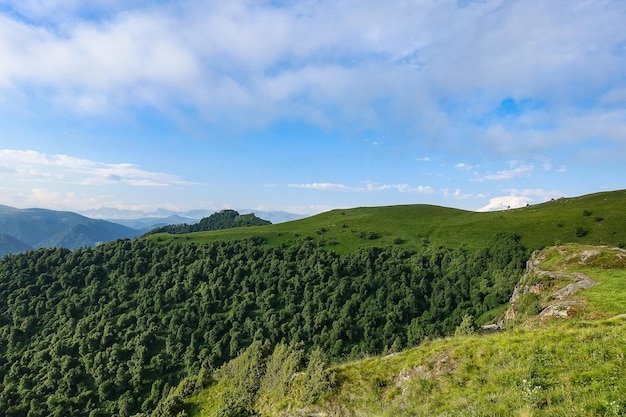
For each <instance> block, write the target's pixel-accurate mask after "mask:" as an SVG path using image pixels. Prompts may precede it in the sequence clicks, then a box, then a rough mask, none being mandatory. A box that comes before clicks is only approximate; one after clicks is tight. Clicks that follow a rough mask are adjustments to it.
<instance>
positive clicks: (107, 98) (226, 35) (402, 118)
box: [0, 0, 626, 153]
mask: <svg viewBox="0 0 626 417" xmlns="http://www.w3.org/2000/svg"><path fill="white" fill-rule="evenodd" d="M3 3H4V4H5V5H6V8H8V9H9V10H11V9H14V10H18V12H19V13H21V14H23V15H26V16H29V17H31V18H32V19H33V20H28V19H25V20H20V19H18V18H16V17H14V15H12V14H10V13H6V12H5V13H4V14H0V62H2V66H0V97H2V98H4V100H0V101H4V102H5V103H14V102H15V100H14V99H15V98H16V97H18V96H19V97H22V98H24V97H26V98H25V99H26V100H28V99H29V98H28V97H31V98H32V99H34V100H37V101H38V102H42V101H43V102H46V101H47V102H49V103H52V104H53V105H57V106H61V107H62V108H63V109H66V108H70V109H73V110H74V111H78V112H88V113H103V112H118V111H124V109H126V108H128V107H129V106H131V107H132V106H139V107H141V106H149V107H153V108H157V109H160V110H162V111H164V112H166V113H167V112H168V111H170V110H171V108H172V107H175V106H176V105H177V104H182V105H184V106H191V107H193V108H195V109H196V110H197V111H198V112H199V113H201V114H203V115H204V117H205V118H206V119H207V120H210V121H213V122H217V121H219V120H225V121H226V123H228V122H229V121H230V120H231V119H232V118H233V117H237V119H238V121H239V122H240V123H241V120H242V119H245V120H246V121H247V122H246V123H249V124H251V125H253V126H258V125H267V124H269V123H271V122H273V121H275V120H276V119H281V118H287V119H292V118H297V119H301V120H305V121H307V122H311V123H316V124H319V125H323V126H335V127H336V126H344V125H346V124H348V125H350V124H353V125H355V126H359V127H360V128H363V129H367V128H376V127H379V126H381V124H383V123H388V122H389V121H388V120H386V118H387V117H388V116H389V115H392V116H391V117H392V118H394V119H395V120H392V121H391V122H389V123H395V122H401V123H404V124H406V125H411V126H412V129H413V130H414V131H416V132H418V133H420V134H422V135H423V136H424V137H426V138H428V140H432V141H435V142H437V143H441V144H442V146H445V145H446V144H447V143H448V142H450V141H455V140H457V139H454V138H455V137H457V135H458V134H459V133H460V132H473V133H472V136H474V137H472V138H470V142H474V141H475V140H477V139H481V138H482V139H483V140H485V141H486V142H487V143H489V144H496V146H494V147H493V149H494V150H496V151H497V150H500V151H504V152H507V153H512V152H516V151H519V150H520V149H521V150H527V149H529V148H531V147H539V148H543V147H556V146H558V142H562V141H571V140H576V139H575V138H577V137H581V138H582V139H583V140H584V139H585V138H588V137H590V136H596V135H597V134H599V135H601V137H604V136H607V137H608V138H609V140H616V139H617V138H621V139H623V138H624V123H623V120H624V119H623V114H621V116H620V112H619V111H616V114H614V115H611V114H604V115H603V114H598V116H597V117H596V118H594V119H595V120H585V121H580V122H579V123H578V124H576V122H575V120H579V118H578V116H579V115H577V114H571V116H570V118H568V116H567V113H568V112H571V111H574V110H576V109H578V108H588V106H587V105H586V104H588V102H589V100H592V101H593V100H594V99H595V100H598V102H600V103H603V104H606V105H609V104H614V103H616V102H620V100H622V98H623V91H624V89H625V88H626V87H625V86H624V85H623V83H622V84H621V85H609V84H611V81H607V80H621V79H622V77H621V74H623V73H624V62H623V58H620V57H619V54H617V55H616V51H617V50H619V48H620V47H621V48H623V44H624V43H625V42H626V32H624V31H623V28H622V27H623V21H624V19H625V18H626V4H622V3H620V2H613V3H610V4H609V3H604V2H583V1H574V2H571V1H565V0H557V1H551V2H532V3H527V2H503V1H501V0H488V1H484V2H475V3H472V4H471V6H468V7H459V6H458V4H457V2H452V1H450V2H404V1H400V0H397V1H394V0H392V1H390V2H378V1H374V0H367V1H363V2H361V3H359V7H354V6H353V5H348V4H346V3H342V2H334V1H319V2H308V1H307V2H288V3H284V4H281V5H280V7H278V6H275V5H272V2H267V3H256V2H250V1H245V0H233V1H229V2H209V3H206V2H202V3H199V2H193V1H180V2H176V3H175V4H174V2H164V3H159V4H155V3H153V2H147V1H139V0H136V1H131V2H121V1H119V0H114V1H105V0H97V1H96V2H88V3H86V2H78V1H75V0H70V1H58V0H54V1H49V2H47V1H42V0H27V1H24V2H17V1H4V2H3ZM86 4H87V5H86ZM6 8H5V9H6ZM565 9H567V10H568V13H563V10H565ZM94 11H95V12H96V13H93V12H94ZM90 12H91V13H90ZM94 14H95V15H97V16H100V18H99V19H93V18H91V19H90V18H87V17H86V16H92V15H94ZM38 19H39V20H38ZM529 22H532V25H530V24H529ZM442 28H445V29H444V30H442ZM622 56H623V55H622ZM615 82H617V83H618V84H619V83H620V81H613V83H615ZM572 85H576V88H571V86H572ZM477 91H480V94H478V95H477V93H476V92H477ZM607 91H609V93H607ZM506 97H522V98H523V97H529V98H533V99H538V101H540V102H545V103H548V104H549V105H550V106H547V107H546V109H543V110H536V111H535V112H534V114H533V115H531V117H530V119H526V121H524V120H525V119H524V117H527V116H521V117H520V118H519V120H517V121H516V122H514V123H512V124H508V125H507V124H500V123H498V122H486V125H484V126H482V125H480V123H478V122H477V121H479V120H483V116H484V115H485V113H488V112H490V111H492V110H493V109H494V108H496V107H497V106H498V104H499V103H500V101H501V100H503V99H504V98H506ZM450 102H452V104H453V105H452V106H451V107H450V108H448V106H447V105H445V104H441V103H450ZM381 103H383V104H381ZM454 104H456V105H454ZM26 108H27V106H26ZM459 109H463V110H459ZM563 110H564V111H563ZM242 113H245V117H241V114H242ZM233 115H236V116H233ZM550 116H559V117H558V118H557V119H556V120H555V121H554V127H553V128H552V129H551V130H550V131H548V132H546V128H545V125H544V124H542V121H545V120H551V117H550ZM561 118H564V119H563V120H564V121H561ZM598 119H604V122H608V123H604V124H598V123H590V122H597V121H601V120H598ZM552 120H554V119H552ZM582 123H585V125H586V126H587V129H583V130H582V131H581V129H579V127H580V124H582ZM477 124H478V126H477ZM572 133H574V136H573V137H572V136H571V134H572ZM546 138H547V139H550V140H545V139H546ZM555 138H560V139H559V140H558V141H556V142H555V141H554V140H552V139H555ZM617 140H620V139H617ZM455 143H456V142H455ZM461 143H462V142H461ZM469 146H470V147H471V144H469Z"/></svg>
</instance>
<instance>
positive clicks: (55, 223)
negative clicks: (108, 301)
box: [0, 205, 142, 256]
mask: <svg viewBox="0 0 626 417" xmlns="http://www.w3.org/2000/svg"><path fill="white" fill-rule="evenodd" d="M141 233H142V232H141V231H140V230H137V229H133V228H130V227H127V226H123V225H121V224H117V223H113V222H109V221H105V220H96V219H91V218H89V217H85V216H81V215H80V214H77V213H73V212H69V211H54V210H46V209H39V208H31V209H17V208H15V207H8V206H2V205H0V236H2V237H1V238H0V256H4V255H6V254H8V253H16V252H24V251H26V250H29V249H37V248H43V247H65V248H69V249H77V248H79V247H83V246H95V245H97V244H100V243H104V242H109V241H111V240H115V239H120V238H133V237H136V236H138V235H140V234H141Z"/></svg>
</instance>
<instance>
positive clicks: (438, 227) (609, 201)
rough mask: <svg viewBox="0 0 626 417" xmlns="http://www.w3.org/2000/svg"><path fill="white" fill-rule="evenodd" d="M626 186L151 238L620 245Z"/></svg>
mask: <svg viewBox="0 0 626 417" xmlns="http://www.w3.org/2000/svg"><path fill="white" fill-rule="evenodd" d="M624 207H626V190H619V191H612V192H603V193H597V194H590V195H585V196H581V197H573V198H561V199H557V200H553V201H549V202H546V203H543V204H537V205H531V206H527V207H523V208H519V209H512V210H505V211H497V212H487V213H482V212H471V211H465V210H458V209H452V208H446V207H439V206H431V205H423V204H417V205H403V206H389V207H364V208H353V209H345V210H333V211H329V212H326V213H322V214H319V215H316V216H312V217H308V218H305V219H301V220H296V221H291V222H287V223H280V224H276V225H269V226H259V227H248V228H239V229H227V230H219V231H212V232H199V233H192V234H188V235H165V234H159V235H153V236H151V237H150V238H151V239H160V240H169V239H179V240H184V241H190V242H207V241H216V240H232V239H242V238H246V237H251V236H258V237H263V238H264V239H265V240H266V241H267V242H268V243H269V244H272V245H294V244H297V243H299V242H302V241H303V240H310V241H313V242H315V243H317V244H318V245H320V246H324V247H327V248H329V249H332V250H334V251H336V252H339V253H348V252H351V251H353V250H355V249H357V248H360V247H368V246H387V245H400V246H402V247H404V248H406V249H419V248H422V247H424V246H425V245H444V246H448V247H461V246H466V247H468V248H481V247H484V246H485V244H486V243H487V242H488V241H489V240H490V239H491V238H492V237H493V236H494V235H495V234H496V233H498V232H514V233H516V234H518V235H520V236H521V238H522V244H523V245H525V246H526V247H528V248H529V249H537V248H542V247H545V246H550V245H554V244H556V243H567V242H575V243H585V244H594V245H598V244H606V245H611V246H620V245H621V246H624V245H626V210H625V209H624Z"/></svg>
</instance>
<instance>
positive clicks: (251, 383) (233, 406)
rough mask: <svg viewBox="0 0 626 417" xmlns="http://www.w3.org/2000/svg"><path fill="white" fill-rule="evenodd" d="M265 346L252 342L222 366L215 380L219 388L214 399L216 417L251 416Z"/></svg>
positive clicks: (259, 379) (262, 368) (264, 344)
mask: <svg viewBox="0 0 626 417" xmlns="http://www.w3.org/2000/svg"><path fill="white" fill-rule="evenodd" d="M267 348H268V346H267V344H266V343H263V342H260V341H254V342H253V343H252V344H251V345H250V346H249V347H248V348H247V349H246V350H245V351H244V352H243V353H242V354H241V355H239V356H237V357H236V358H235V359H233V360H231V361H229V362H228V363H226V364H225V365H224V366H222V367H221V368H220V369H219V370H218V371H217V375H216V376H215V378H216V380H217V381H218V384H220V385H221V390H220V395H219V397H218V398H217V399H216V402H217V406H216V415H217V416H218V417H245V416H249V415H252V414H253V412H254V406H255V400H256V394H257V391H258V390H259V388H260V386H261V379H262V377H263V375H264V373H265V362H264V360H265V356H266V351H267Z"/></svg>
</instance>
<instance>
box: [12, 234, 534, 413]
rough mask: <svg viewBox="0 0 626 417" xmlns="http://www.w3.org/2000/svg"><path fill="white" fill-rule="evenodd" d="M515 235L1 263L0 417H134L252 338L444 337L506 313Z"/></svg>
mask: <svg viewBox="0 0 626 417" xmlns="http://www.w3.org/2000/svg"><path fill="white" fill-rule="evenodd" d="M527 258H528V253H527V251H526V250H525V249H524V248H523V247H522V246H521V245H520V242H519V238H518V237H517V236H515V235H512V234H499V235H497V236H496V238H495V239H494V240H493V241H491V243H490V244H489V245H488V246H487V247H485V248H483V249H481V250H471V251H470V250H465V249H448V248H445V247H432V248H429V247H425V248H424V249H423V250H422V251H420V252H409V251H406V250H404V249H402V248H401V247H400V246H399V245H396V246H389V247H385V248H366V249H361V250H358V251H357V252H355V253H352V254H349V255H338V254H335V253H333V252H332V251H329V250H327V249H323V248H319V247H317V246H315V245H314V244H313V243H311V242H306V241H303V242H302V243H301V244H299V245H295V246H293V247H275V246H270V245H267V244H266V243H264V241H263V239H261V238H250V239H246V240H241V241H234V242H214V243H208V244H202V245H201V244H195V243H181V242H158V241H155V240H146V239H134V240H128V239H126V240H118V241H114V242H110V243H108V244H104V245H100V246H97V247H95V248H83V249H78V250H75V251H73V252H72V251H69V250H66V249H39V250H37V251H30V252H27V253H25V254H21V255H9V256H7V257H5V258H2V259H1V260H0V300H1V301H0V376H1V378H0V410H2V412H3V414H4V416H6V417H13V416H15V417H17V416H29V417H37V416H41V417H43V416H70V415H71V416H89V417H96V416H111V415H119V416H132V415H133V414H135V413H138V412H150V411H151V410H154V408H155V407H156V405H157V404H158V402H159V400H161V399H162V398H163V397H166V396H167V394H168V393H169V391H170V388H171V387H173V386H175V385H177V384H178V383H179V382H180V381H181V380H182V379H183V378H185V377H187V376H190V375H196V374H197V373H198V372H199V371H200V370H201V369H217V368H218V367H220V366H221V365H222V364H224V363H226V362H227V361H228V360H230V359H232V358H234V357H236V356H237V355H238V354H239V353H241V352H242V351H244V349H246V348H247V347H248V346H250V345H251V344H252V343H253V342H254V341H260V340H264V341H268V342H269V343H270V344H271V345H274V346H275V345H278V344H280V343H289V344H291V343H296V344H297V343H300V345H302V346H305V349H306V350H307V351H308V352H312V351H313V350H314V349H315V350H319V351H323V352H325V355H327V356H328V357H329V358H331V359H333V358H334V359H335V360H338V359H341V358H344V357H346V356H358V355H359V354H362V353H380V352H383V351H393V350H399V349H402V348H404V347H406V346H412V345H416V344H419V343H420V342H421V341H422V340H424V339H425V338H432V337H438V336H442V335H447V334H451V333H454V330H455V329H456V328H457V326H459V324H460V323H461V321H462V320H463V318H464V317H465V318H467V317H470V316H471V317H476V318H479V317H481V316H483V317H484V315H485V314H487V313H488V312H489V311H492V310H493V309H495V308H497V307H498V306H500V305H502V304H503V303H505V302H506V301H507V300H508V298H509V296H510V294H511V292H512V290H513V287H514V286H515V284H516V283H517V281H518V279H519V277H520V276H521V274H522V272H523V268H524V263H525V260H526V259H527Z"/></svg>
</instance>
